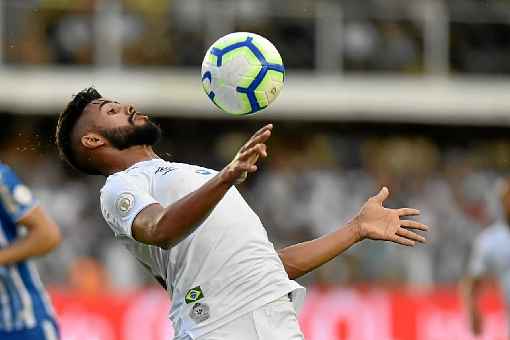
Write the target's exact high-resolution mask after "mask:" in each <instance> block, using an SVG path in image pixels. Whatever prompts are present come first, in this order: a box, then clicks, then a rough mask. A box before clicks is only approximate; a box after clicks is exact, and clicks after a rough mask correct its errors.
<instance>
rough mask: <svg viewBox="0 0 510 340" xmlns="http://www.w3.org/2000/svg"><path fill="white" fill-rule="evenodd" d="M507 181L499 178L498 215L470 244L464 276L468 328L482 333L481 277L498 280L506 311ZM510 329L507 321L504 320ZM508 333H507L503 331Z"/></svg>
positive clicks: (509, 300)
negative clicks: (479, 304) (470, 248)
mask: <svg viewBox="0 0 510 340" xmlns="http://www.w3.org/2000/svg"><path fill="white" fill-rule="evenodd" d="M509 184H510V183H509V182H508V180H507V181H505V182H502V183H501V186H500V187H499V194H500V197H499V198H500V203H501V204H500V208H501V213H502V214H501V215H502V216H500V217H499V218H498V220H497V221H496V222H495V223H494V224H492V225H490V226H489V227H487V228H486V229H484V230H483V231H482V232H481V233H480V234H479V235H478V237H477V238H476V239H475V241H474V244H473V250H472V253H471V258H470V260H469V265H468V275H467V277H466V279H465V284H464V293H465V296H464V297H465V302H466V307H467V310H468V316H469V322H470V327H471V331H472V332H473V334H475V335H479V334H481V333H482V326H483V324H482V321H483V320H482V314H481V312H480V309H479V306H478V297H479V296H480V292H481V287H482V283H483V281H484V279H486V278H489V277H493V278H496V279H497V280H498V281H499V284H500V286H501V288H502V290H503V294H504V297H505V304H506V308H507V313H508V312H510V185H509ZM508 330H509V331H510V323H508ZM507 336H508V335H507Z"/></svg>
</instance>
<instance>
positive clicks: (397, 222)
mask: <svg viewBox="0 0 510 340" xmlns="http://www.w3.org/2000/svg"><path fill="white" fill-rule="evenodd" d="M389 194H390V193H389V190H388V188H386V187H384V188H382V189H381V191H380V192H379V193H378V194H377V195H375V196H373V197H371V198H369V199H368V201H367V202H366V203H365V204H364V205H363V206H362V207H361V210H360V212H359V213H358V215H357V216H356V217H355V218H354V221H355V222H356V226H357V228H358V233H359V235H358V236H359V238H360V240H362V239H365V238H368V239H372V240H383V241H390V242H395V243H399V244H403V245H405V246H414V245H415V244H416V242H420V243H424V242H425V241H426V239H425V237H423V236H421V235H418V234H417V233H415V232H414V231H411V230H412V229H414V230H423V231H426V230H428V226H426V225H425V224H422V223H419V222H416V221H412V220H403V219H401V218H402V217H405V216H416V215H419V214H420V211H419V210H417V209H412V208H400V209H389V208H385V207H383V202H384V200H386V198H388V196H389Z"/></svg>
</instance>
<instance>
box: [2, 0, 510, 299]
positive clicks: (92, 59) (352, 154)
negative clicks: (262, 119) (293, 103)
mask: <svg viewBox="0 0 510 340" xmlns="http://www.w3.org/2000/svg"><path fill="white" fill-rule="evenodd" d="M313 3H314V1H312V0H299V1H298V0H293V1H270V0H258V1H248V0H246V1H244V0H243V1H241V0H238V1H236V6H235V11H237V12H236V13H235V15H232V12H231V11H232V10H234V9H233V8H234V7H233V6H229V5H231V4H232V2H231V1H222V0H208V1H201V0H172V1H170V0H150V1H148V0H145V1H144V0H122V1H121V0H115V1H99V0H97V1H94V0H77V1H66V0H17V1H14V0H6V1H2V2H0V9H1V10H2V11H3V17H4V18H5V20H4V24H3V27H2V29H3V37H4V39H3V48H2V51H3V53H2V54H3V62H4V63H5V65H7V66H12V67H19V68H22V67H28V66H57V65H58V66H64V65H65V66H69V65H71V66H76V67H81V66H86V65H92V64H100V62H98V59H99V61H100V60H103V59H101V58H102V57H101V56H104V55H106V56H107V57H106V59H104V60H106V61H107V62H106V64H105V65H100V66H111V65H109V64H108V63H109V62H111V61H112V60H115V58H113V59H112V58H108V55H110V56H111V55H115V53H116V52H115V51H113V52H112V51H111V50H115V49H116V48H118V51H117V52H120V57H121V60H120V65H122V66H124V67H135V66H138V67H140V66H142V65H143V66H145V67H149V66H172V67H187V66H194V67H198V65H200V63H201V59H202V56H203V51H204V49H205V47H206V45H207V44H208V43H209V42H210V41H211V37H212V36H214V37H217V36H218V35H217V34H218V32H221V31H222V30H223V29H225V27H227V28H234V29H235V30H246V31H255V32H257V33H260V34H263V35H266V36H268V37H271V39H272V40H274V41H278V49H279V50H280V52H281V54H282V56H283V58H284V60H285V64H286V66H287V67H288V68H289V69H291V70H292V69H315V68H317V63H318V61H317V60H316V58H317V56H318V55H319V54H317V53H313V51H314V45H315V44H317V41H318V40H317V27H316V26H317V25H318V24H317V21H316V20H315V19H314V18H315V17H314V15H315V10H316V7H315V6H313ZM328 3H329V4H333V5H338V6H339V8H341V10H342V11H343V12H342V13H343V14H342V16H341V17H342V18H343V19H344V20H343V24H342V26H341V27H340V31H335V30H334V29H332V30H331V31H329V32H326V33H325V34H326V36H327V38H328V39H330V40H329V41H330V42H333V45H331V46H330V48H332V49H334V50H335V51H338V52H339V55H338V58H337V59H334V58H333V59H334V63H337V65H336V66H337V67H338V68H339V69H343V70H346V71H360V70H363V71H369V72H370V71H373V72H377V71H396V72H400V73H406V74H407V73H411V74H424V73H427V72H428V69H427V67H428V65H429V64H430V63H429V62H428V61H427V60H428V59H431V60H432V62H433V63H434V62H436V63H439V64H441V63H442V61H441V54H440V57H439V58H436V57H435V55H434V53H432V55H431V54H430V53H429V51H428V49H427V44H428V41H429V40H430V36H429V33H428V31H427V29H433V28H434V27H433V26H432V28H431V27H430V26H428V28H426V27H425V28H426V29H424V26H423V23H422V21H423V18H422V16H421V15H422V12H423V9H427V8H428V9H429V10H430V9H431V8H432V9H434V8H435V9H436V10H438V11H439V13H443V14H444V15H446V16H447V18H448V19H447V20H446V28H447V29H446V30H445V32H443V33H445V34H446V37H445V39H444V42H445V43H446V49H445V51H446V60H445V63H446V64H447V67H446V71H447V72H450V73H456V72H458V73H464V74H476V73H497V74H504V73H509V72H510V63H508V62H507V60H508V57H509V54H510V51H509V50H508V48H507V46H508V42H509V41H508V40H509V39H510V24H509V23H510V21H509V20H508V17H509V15H510V11H509V7H508V5H507V4H505V3H506V1H503V0H501V1H499V0H491V1H490V3H491V6H487V5H486V1H483V2H482V1H476V0H472V1H471V0H444V1H435V0H430V1H425V0H421V1H420V0H416V1H400V0H366V1H357V0H344V1H339V0H338V1H329V2H328ZM431 4H433V6H435V7H430V6H431ZM105 6H106V7H105ZM215 8H216V10H215ZM105 9H108V10H105ZM298 9H299V10H298ZM229 10H230V12H229ZM112 13H113V14H112ZM115 13H116V14H115ZM211 13H213V14H211ZM105 15H106V16H107V17H106V18H105V17H104V16H105ZM211 15H224V17H223V19H225V20H227V21H228V20H233V22H230V23H229V26H225V27H212V26H211V24H212V22H211V21H210V20H209V21H208V20H207V19H208V17H210V16H211ZM98 20H99V21H100V22H101V23H102V24H100V25H98ZM222 21H224V20H218V18H215V22H222ZM101 25H103V26H101ZM104 25H106V26H104ZM108 25H109V26H108ZM98 26H100V27H99V29H98ZM332 27H333V26H332ZM99 32H101V33H99ZM112 32H116V33H115V34H118V35H119V36H118V38H119V41H120V43H121V45H120V46H112V45H109V44H108V43H107V42H108V41H110V40H108V39H106V40H102V39H103V38H104V36H106V35H109V34H113V33H112ZM323 33H324V32H323ZM340 34H341V37H340ZM436 36H439V37H441V36H442V33H441V32H436ZM104 41H106V43H105V42H104ZM438 41H441V39H439V40H438ZM335 44H336V45H335ZM335 60H336V61H335ZM432 69H434V67H432ZM439 69H441V67H439ZM87 85H89V84H86V85H85V86H87ZM99 90H100V89H99ZM28 100H29V99H28ZM133 104H135V105H136V103H133ZM47 114H48V115H47V116H37V117H36V116H19V115H13V114H10V113H9V112H3V113H0V124H1V125H2V134H1V135H0V145H1V148H0V160H2V161H4V162H6V163H8V164H10V165H12V166H13V167H14V168H15V169H16V171H17V172H18V173H19V174H20V176H21V177H22V178H23V179H24V180H25V181H26V182H27V183H28V184H29V185H30V186H31V187H32V188H33V190H34V191H35V193H36V195H37V196H38V197H39V199H40V201H41V202H42V204H43V205H44V206H45V207H46V208H47V209H48V210H49V211H50V212H51V213H52V214H53V216H54V217H55V219H56V220H57V221H58V222H59V224H60V225H61V226H62V228H63V234H64V237H65V242H64V243H63V245H62V246H61V247H60V249H59V250H58V251H57V252H56V253H54V254H52V255H50V256H48V257H47V258H45V259H42V260H41V261H40V267H41V268H43V269H42V270H41V274H42V276H43V277H44V280H45V282H48V283H50V284H54V285H67V286H72V287H74V288H80V289H83V290H85V291H91V292H94V291H96V290H99V289H103V288H104V287H105V286H111V287H115V288H121V287H124V288H133V287H138V286H140V285H143V284H146V283H149V282H150V283H152V282H153V281H152V280H151V279H150V278H148V277H147V276H144V275H143V274H142V270H141V268H140V267H139V266H138V265H137V264H136V263H135V262H134V259H133V258H132V257H130V256H129V255H128V254H127V252H126V251H125V250H124V249H123V248H122V246H121V245H119V244H117V243H115V241H114V239H113V235H112V234H111V232H110V230H109V229H108V227H107V226H106V224H105V223H104V222H103V220H102V218H101V215H100V212H99V210H98V206H99V202H98V189H99V188H100V187H101V185H102V183H103V179H102V178H100V177H97V178H86V177H81V176H79V175H77V174H76V173H74V172H73V171H72V170H70V169H69V168H67V167H66V166H64V165H63V164H62V163H61V162H59V161H58V158H57V155H56V153H55V148H54V147H53V145H52V134H53V130H54V124H55V120H54V117H55V114H56V113H54V112H48V113H47ZM52 115H53V117H52ZM156 120H157V122H158V123H160V124H161V126H162V127H163V128H164V130H165V134H166V135H165V138H164V141H163V142H162V144H161V145H160V147H159V151H160V152H161V153H162V155H166V156H165V157H169V158H171V159H174V160H176V161H180V162H190V163H195V164H201V165H205V166H209V167H212V168H215V169H220V168H221V167H222V166H223V165H224V164H225V163H226V162H228V161H229V160H230V158H231V157H232V155H234V154H235V152H236V148H237V147H238V146H239V145H241V142H242V141H243V138H245V137H246V136H247V135H248V133H249V132H251V131H253V130H255V129H256V128H257V126H259V123H256V122H254V121H251V120H244V121H224V122H223V121H208V120H176V119H172V118H165V117H158V118H157V119H156ZM310 129H311V130H310ZM3 131H8V133H4V132H3ZM234 131H235V132H234ZM239 131H241V132H239ZM242 131H244V132H245V133H243V132H242ZM438 131H439V132H438ZM473 131H475V132H474V133H473ZM502 131H503V130H501V129H497V128H487V129H482V128H479V129H477V128H472V129H471V128H467V127H464V128H447V127H440V126H406V125H404V126H399V125H394V124H368V125H356V124H348V125H342V123H338V122H336V123H331V124H325V123H322V124H319V123H311V122H310V123H307V124H301V123H299V122H276V129H275V136H274V138H273V140H272V142H271V144H270V153H271V156H270V159H269V160H268V161H267V162H266V163H265V165H264V166H263V168H262V171H260V172H259V173H258V174H257V175H256V176H255V177H254V178H252V179H251V180H250V181H248V183H247V184H246V185H245V186H243V187H242V188H241V190H242V191H243V192H244V195H245V197H246V199H247V200H248V201H249V202H250V203H251V204H252V206H253V208H254V209H255V211H256V212H257V213H258V214H259V215H260V216H261V219H262V221H263V223H264V224H265V225H266V227H267V229H268V233H269V234H270V238H271V239H272V240H273V241H274V242H275V244H276V245H278V246H282V245H285V244H290V243H294V242H299V241H303V240H307V239H310V238H312V237H317V236H319V235H322V234H324V233H327V232H328V231H331V230H333V229H334V228H336V227H338V226H340V225H341V224H342V223H343V222H345V221H347V220H348V219H349V217H350V216H352V215H353V214H354V213H355V211H356V209H358V207H359V206H360V204H362V203H363V202H364V200H365V199H366V198H367V197H369V196H370V195H372V194H373V193H375V192H376V191H377V190H378V189H379V188H380V186H381V185H388V186H389V187H390V189H391V191H392V196H391V200H390V202H389V205H390V206H391V205H395V206H402V205H408V206H412V207H417V208H420V209H421V210H422V213H423V216H422V219H423V221H424V222H425V223H427V224H429V225H431V226H433V229H432V230H431V231H430V237H429V238H430V242H429V245H428V246H426V247H419V248H418V249H416V250H415V251H413V252H408V251H406V249H405V248H403V247H395V246H393V245H385V244H376V243H372V242H365V243H363V244H361V245H358V246H356V247H354V248H353V249H352V250H350V251H349V252H348V253H347V254H346V255H345V256H342V257H341V258H339V259H337V260H335V261H333V262H332V263H330V264H329V265H327V266H325V267H323V268H321V269H320V270H318V271H316V272H315V273H312V274H310V275H309V276H307V277H305V279H304V280H305V281H307V282H316V283H320V282H322V283H360V282H378V283H398V284H400V283H409V284H413V285H416V286H420V285H421V286H423V287H427V286H430V285H433V284H436V283H443V284H454V283H456V282H457V281H458V280H459V279H460V278H461V276H462V274H463V271H464V269H465V266H466V261H467V257H468V254H469V251H470V247H471V242H472V240H473V239H474V237H475V235H477V233H478V232H479V231H480V230H481V229H482V228H483V227H485V226H486V225H487V224H489V223H491V222H492V221H493V220H494V219H496V218H498V207H497V203H496V202H495V201H494V198H495V194H494V190H493V187H494V185H495V183H496V182H497V179H498V177H500V176H501V175H502V174H505V173H507V172H508V170H509V168H510V162H509V161H508V156H507V155H509V154H510V140H509V139H507V138H504V132H502ZM499 137H501V138H499ZM381 261H384V262H391V263H392V264H393V265H392V266H391V268H392V269H391V270H387V269H386V270H382V266H381V265H380V263H381ZM386 268H387V267H386ZM85 272H87V273H88V274H90V275H83V273H85Z"/></svg>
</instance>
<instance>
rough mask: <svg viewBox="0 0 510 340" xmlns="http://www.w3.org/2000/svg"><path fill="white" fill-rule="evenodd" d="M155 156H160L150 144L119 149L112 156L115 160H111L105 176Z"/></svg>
mask: <svg viewBox="0 0 510 340" xmlns="http://www.w3.org/2000/svg"><path fill="white" fill-rule="evenodd" d="M155 158H160V157H159V156H158V155H157V154H156V153H155V152H154V150H153V149H152V147H151V146H148V145H139V146H133V147H130V148H127V149H125V150H122V151H118V153H116V154H115V156H114V157H111V159H112V160H113V161H111V162H110V166H109V167H108V170H107V171H105V176H109V175H112V174H114V173H116V172H119V171H124V170H126V169H127V168H129V167H131V166H133V165H134V164H136V163H139V162H143V161H148V160H151V159H155Z"/></svg>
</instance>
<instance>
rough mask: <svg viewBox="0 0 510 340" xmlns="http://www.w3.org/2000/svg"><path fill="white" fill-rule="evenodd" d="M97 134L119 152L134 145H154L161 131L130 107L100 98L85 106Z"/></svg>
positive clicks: (147, 118) (146, 117)
mask: <svg viewBox="0 0 510 340" xmlns="http://www.w3.org/2000/svg"><path fill="white" fill-rule="evenodd" d="M86 111H88V112H89V114H91V115H92V117H93V121H94V125H95V127H96V128H97V130H98V132H99V133H100V134H101V135H102V136H103V137H104V138H106V139H107V140H108V142H109V143H110V144H111V145H112V146H113V147H115V148H117V149H119V150H124V149H127V148H129V147H131V146H136V145H154V144H156V143H157V142H158V141H159V139H160V138H161V129H160V128H159V127H158V126H157V125H156V124H154V123H153V122H151V121H150V119H149V117H148V116H146V115H144V114H141V113H139V112H137V111H136V109H135V108H134V107H133V106H132V105H125V104H121V103H119V102H116V101H113V100H109V99H105V98H100V99H97V100H94V101H92V102H91V103H90V104H89V105H87V108H86Z"/></svg>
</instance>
